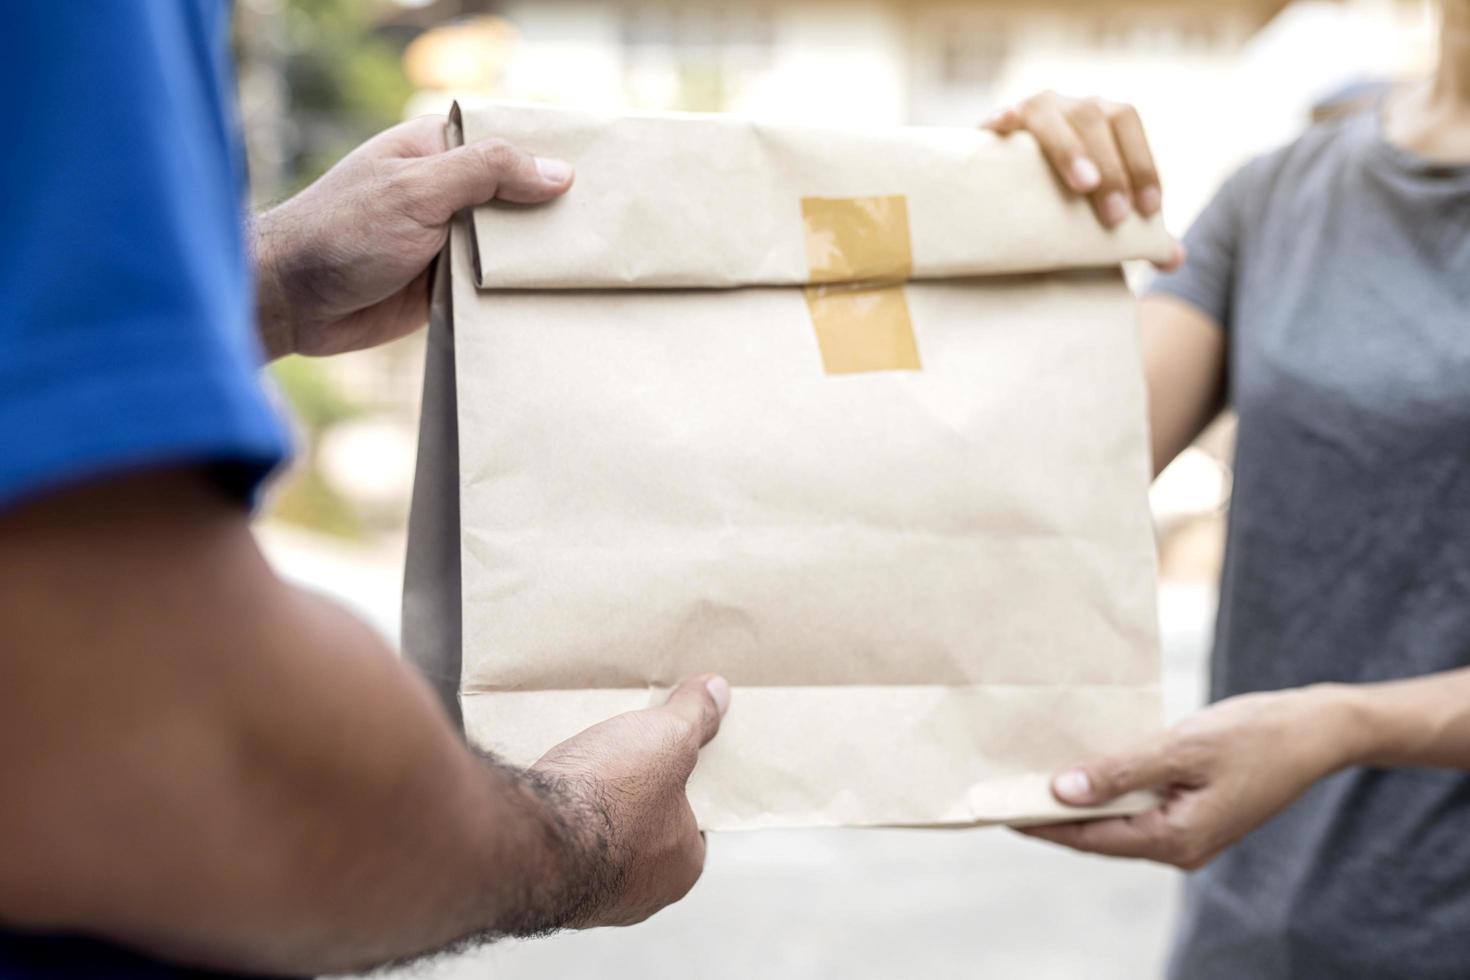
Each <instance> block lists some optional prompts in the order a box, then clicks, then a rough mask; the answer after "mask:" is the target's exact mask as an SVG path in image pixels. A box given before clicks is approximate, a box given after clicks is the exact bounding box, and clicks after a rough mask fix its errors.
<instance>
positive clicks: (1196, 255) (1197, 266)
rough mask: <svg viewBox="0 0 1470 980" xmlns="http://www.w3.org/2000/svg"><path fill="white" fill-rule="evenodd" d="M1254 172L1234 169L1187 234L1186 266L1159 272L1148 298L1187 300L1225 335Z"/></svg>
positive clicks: (1185, 241)
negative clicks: (1249, 183) (1244, 217)
mask: <svg viewBox="0 0 1470 980" xmlns="http://www.w3.org/2000/svg"><path fill="white" fill-rule="evenodd" d="M1252 169H1253V168H1252V167H1251V166H1250V165H1247V166H1246V167H1243V168H1241V169H1240V170H1238V171H1236V172H1235V173H1234V174H1233V175H1232V176H1231V177H1230V179H1229V180H1227V181H1226V182H1225V183H1224V185H1223V186H1222V187H1221V188H1220V189H1219V190H1218V191H1216V192H1215V196H1214V198H1212V199H1211V201H1210V203H1209V204H1208V205H1207V206H1206V207H1205V209H1204V211H1202V212H1200V215H1199V217H1197V218H1196V219H1195V220H1194V224H1192V225H1190V227H1189V231H1188V232H1186V233H1185V235H1184V249H1185V253H1186V255H1185V259H1184V265H1182V266H1181V267H1180V268H1178V269H1177V270H1175V271H1174V272H1164V273H1160V274H1159V276H1158V277H1157V278H1156V279H1154V281H1153V282H1152V283H1151V284H1150V285H1149V287H1148V292H1149V294H1150V295H1155V294H1164V295H1168V296H1173V297H1176V298H1178V299H1182V300H1184V301H1185V302H1186V303H1189V304H1190V305H1191V306H1194V307H1196V308H1198V309H1199V310H1200V312H1202V313H1204V314H1205V315H1206V316H1208V317H1209V318H1210V319H1211V320H1214V321H1215V323H1217V324H1218V325H1219V326H1220V327H1221V328H1222V329H1224V330H1225V331H1227V332H1229V330H1230V317H1231V296H1232V293H1233V292H1234V289H1235V273H1236V264H1237V263H1236V253H1237V252H1238V251H1239V248H1240V241H1241V235H1242V221H1241V215H1242V213H1243V212H1244V210H1245V207H1246V200H1245V198H1246V195H1247V191H1248V187H1247V182H1248V179H1249V177H1250V174H1251V171H1252Z"/></svg>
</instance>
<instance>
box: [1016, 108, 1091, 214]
mask: <svg viewBox="0 0 1470 980" xmlns="http://www.w3.org/2000/svg"><path fill="white" fill-rule="evenodd" d="M1020 115H1021V127H1020V128H1022V129H1025V130H1026V131H1027V132H1029V133H1030V134H1031V135H1032V136H1034V137H1036V142H1037V143H1039V144H1040V145H1041V150H1042V152H1043V153H1045V154H1046V158H1047V159H1048V160H1050V161H1051V165H1052V168H1053V169H1055V170H1056V172H1057V174H1058V175H1059V176H1061V178H1062V180H1063V182H1065V183H1066V185H1067V186H1068V187H1070V188H1072V190H1074V191H1076V192H1077V193H1078V194H1091V193H1093V192H1094V191H1096V190H1097V189H1098V186H1099V185H1100V184H1101V183H1102V172H1101V170H1099V169H1098V164H1097V161H1096V160H1093V159H1092V158H1091V157H1090V156H1089V155H1088V152H1087V147H1086V145H1085V144H1084V143H1083V142H1082V137H1081V135H1080V134H1078V132H1077V130H1076V128H1075V127H1074V126H1073V125H1072V123H1071V121H1070V120H1068V118H1067V117H1066V115H1064V114H1063V112H1062V103H1061V100H1060V99H1059V98H1058V97H1056V96H1054V95H1049V94H1048V95H1042V96H1037V97H1035V98H1033V99H1028V100H1027V101H1026V103H1025V104H1024V105H1022V106H1021V112H1020Z"/></svg>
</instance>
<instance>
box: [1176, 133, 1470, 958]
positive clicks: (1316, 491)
mask: <svg viewBox="0 0 1470 980" xmlns="http://www.w3.org/2000/svg"><path fill="white" fill-rule="evenodd" d="M1185 244H1186V245H1187V247H1188V249H1189V259H1188V262H1187V263H1186V265H1185V266H1184V268H1183V269H1182V270H1180V271H1179V272H1176V273H1174V274H1171V275H1166V276H1162V277H1160V278H1159V279H1158V280H1157V281H1156V283H1155V284H1154V286H1153V290H1154V291H1156V292H1161V293H1168V294H1170V295H1173V296H1176V297H1179V298H1181V299H1184V300H1186V301H1188V302H1189V303H1191V304H1193V305H1195V306H1197V307H1198V308H1199V309H1201V310H1203V311H1204V312H1205V313H1207V314H1209V315H1210V316H1211V317H1212V318H1213V319H1214V320H1215V321H1216V322H1217V323H1219V324H1220V325H1221V326H1222V327H1223V328H1224V330H1225V332H1226V334H1227V337H1228V342H1229V361H1228V376H1229V398H1230V402H1231V404H1232V405H1233V406H1234V408H1235V410H1236V412H1237V413H1238V414H1239V417H1240V429H1239V438H1238V444H1237V449H1236V460H1235V488H1234V499H1233V501H1232V504H1231V513H1230V534H1229V543H1228V546H1227V553H1226V561H1225V568H1224V573H1223V579H1222V583H1221V598H1220V602H1221V604H1220V619H1219V624H1218V627H1217V635H1216V641H1215V653H1214V660H1213V663H1212V667H1211V688H1212V690H1211V694H1212V697H1214V698H1217V699H1218V698H1224V697H1229V696H1231V695H1235V694H1240V693H1243V692H1247V691H1260V690H1272V689H1277V688H1286V687H1297V686H1300V685H1304V684H1312V683H1315V682H1318V681H1343V682H1371V681H1382V680H1387V679H1391V678H1402V677H1414V676H1418V675H1423V674H1429V673H1433V672H1436V671H1445V670H1453V669H1456V668H1462V667H1466V666H1470V166H1454V167H1449V166H1441V165H1435V164H1432V163H1430V162H1428V161H1425V160H1422V159H1419V158H1417V157H1415V156H1413V155H1411V154H1409V153H1406V152H1404V151H1402V150H1400V149H1398V148H1396V147H1394V146H1392V145H1391V144H1389V143H1388V142H1387V141H1386V140H1384V139H1383V137H1382V135H1381V132H1380V130H1379V124H1378V120H1377V116H1376V114H1375V113H1363V114H1360V115H1357V116H1353V117H1350V118H1348V119H1345V120H1342V121H1339V122H1336V123H1330V124H1324V125H1319V126H1317V127H1314V128H1313V129H1311V130H1309V131H1308V132H1307V133H1305V134H1304V135H1303V136H1302V137H1301V138H1300V139H1298V140H1297V141H1296V142H1294V143H1292V144H1291V145H1290V146H1288V147H1286V148H1284V149H1282V150H1279V151H1277V152H1275V153H1272V154H1269V155H1267V156H1264V157H1261V158H1259V159H1257V160H1255V161H1254V162H1252V163H1250V164H1249V165H1247V166H1246V167H1244V168H1243V169H1242V170H1240V171H1239V172H1238V173H1236V174H1235V176H1234V177H1232V178H1231V179H1230V180H1229V181H1228V182H1227V183H1226V184H1225V186H1224V187H1223V189H1221V191H1220V192H1219V194H1218V195H1217V196H1216V197H1215V199H1214V201H1213V202H1212V203H1211V204H1210V206H1209V207H1208V209H1206V211H1205V212H1204V213H1203V214H1202V215H1201V216H1200V218H1199V219H1198V221H1197V222H1196V223H1195V225H1194V227H1193V228H1192V229H1191V230H1190V232H1189V234H1188V235H1187V236H1186V238H1185ZM1170 975H1171V976H1174V977H1178V978H1180V980H1186V978H1187V980H1215V978H1220V980H1243V978H1245V980H1274V978H1283V980H1284V978H1292V980H1314V978H1328V977H1331V978H1339V977H1373V978H1376V980H1383V978H1395V977H1403V978H1413V980H1437V978H1450V977H1454V978H1465V977H1470V774H1466V773H1463V772H1458V771H1455V772H1452V771H1444V770H1428V769H1397V770H1377V769H1354V770H1350V771H1347V772H1343V773H1340V774H1338V775H1336V776H1333V777H1332V778H1330V779H1327V780H1325V781H1324V782H1322V783H1319V784H1318V785H1316V786H1315V787H1313V788H1312V789H1311V790H1310V791H1309V792H1308V793H1307V794H1306V795H1305V796H1304V797H1303V798H1302V799H1301V800H1300V801H1298V802H1297V803H1296V804H1295V805H1294V806H1292V807H1291V808H1290V809H1288V810H1287V811H1286V812H1284V813H1282V814H1281V815H1279V816H1278V817H1276V818H1275V819H1273V820H1272V821H1270V822H1269V823H1267V824H1265V825H1264V826H1263V827H1261V828H1260V829H1259V830H1257V831H1256V832H1255V833H1253V834H1252V835H1251V836H1250V837H1248V838H1247V839H1246V840H1245V841H1244V842H1243V843H1241V844H1240V845H1239V846H1237V847H1235V848H1234V849H1232V850H1230V851H1229V852H1227V853H1226V854H1224V855H1223V856H1221V857H1220V858H1218V859H1217V860H1216V861H1214V862H1213V863H1212V864H1210V865H1209V866H1207V867H1206V868H1204V869H1203V870H1201V871H1199V872H1197V873H1195V874H1194V875H1192V876H1191V878H1190V880H1189V884H1188V886H1187V889H1186V905H1185V911H1184V919H1183V924H1182V930H1181V932H1180V934H1179V937H1178V941H1177V944H1176V947H1175V950H1174V954H1173V958H1172V961H1171V963H1170Z"/></svg>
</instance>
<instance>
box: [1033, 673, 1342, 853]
mask: <svg viewBox="0 0 1470 980" xmlns="http://www.w3.org/2000/svg"><path fill="white" fill-rule="evenodd" d="M1341 690H1342V689H1340V688H1331V687H1320V688H1319V687H1313V688H1302V689H1299V690H1292V691H1280V692H1272V693H1268V694H1251V695H1245V696H1242V697H1237V698H1231V699H1229V700H1226V701H1221V702H1220V703H1219V704H1216V705H1213V706H1212V707H1209V708H1206V709H1205V710H1203V711H1201V712H1200V713H1198V714H1196V715H1194V716H1193V717H1191V718H1188V719H1186V720H1185V721H1183V722H1181V723H1180V724H1179V725H1177V726H1175V727H1174V728H1173V729H1171V730H1169V731H1167V732H1165V733H1164V734H1162V735H1160V736H1159V737H1158V738H1156V739H1154V740H1153V741H1151V742H1149V743H1147V744H1145V745H1142V746H1140V747H1139V748H1137V749H1136V750H1134V751H1132V752H1127V753H1124V754H1122V755H1117V756H1113V757H1111V758H1106V759H1099V760H1096V761H1093V762H1089V763H1086V764H1084V765H1081V766H1078V767H1077V768H1074V769H1068V770H1066V771H1065V772H1062V773H1061V774H1059V775H1058V776H1057V777H1056V779H1055V780H1054V781H1053V784H1052V787H1053V792H1054V793H1055V794H1056V796H1057V799H1059V800H1061V801H1062V802H1063V803H1068V804H1071V805H1074V806H1095V805H1098V804H1101V803H1106V802H1107V801H1109V800H1111V799H1113V798H1115V797H1118V796H1121V795H1123V794H1124V793H1128V792H1131V791H1133V790H1143V789H1153V790H1157V791H1158V792H1159V794H1160V803H1159V806H1158V807H1156V808H1155V809H1152V810H1149V811H1147V812H1146V813H1142V814H1139V815H1138V816H1133V817H1110V818H1106V819H1102V820H1094V821H1088V822H1081V823H1069V824H1057V825H1053V826H1047V827H1031V828H1027V829H1025V830H1023V831H1022V833H1025V834H1028V835H1030V836H1032V837H1039V838H1041V839H1042V840H1048V841H1051V842H1053V843H1056V844H1063V845H1065V846H1067V847H1071V848H1075V849H1077V850H1079V851H1092V852H1094V853H1097V854H1107V855H1112V856H1114V857H1133V858H1146V859H1148V860H1151V861H1159V862H1162V863H1164V864H1172V865H1174V866H1176V867H1179V868H1185V869H1193V868H1198V867H1200V866H1202V865H1204V864H1207V863H1208V862H1209V861H1210V860H1212V859H1213V858H1214V857H1215V856H1216V855H1218V854H1219V853H1220V852H1221V851H1223V850H1224V849H1225V848H1227V847H1229V846H1230V845H1231V844H1234V843H1235V842H1236V841H1238V840H1240V839H1241V838H1242V837H1244V836H1245V835H1246V834H1248V833H1249V832H1250V831H1252V830H1254V829H1255V828H1256V827H1258V826H1259V825H1260V824H1262V823H1264V822H1265V821H1266V820H1267V819H1269V818H1270V817H1272V816H1274V815H1275V814H1276V813H1277V812H1279V811H1280V810H1282V809H1283V808H1285V807H1286V806H1287V805H1288V804H1290V803H1291V802H1293V801H1294V800H1295V799H1296V798H1297V797H1298V796H1300V795H1301V793H1302V792H1303V791H1304V790H1305V789H1306V788H1307V787H1308V786H1310V785H1311V784H1312V783H1314V782H1316V781H1317V780H1318V779H1321V778H1323V777H1324V776H1327V775H1329V774H1330V773H1332V772H1335V771H1336V770H1337V769H1339V768H1342V767H1343V766H1345V765H1347V764H1349V763H1350V762H1352V761H1353V755H1352V751H1353V747H1354V745H1355V743H1356V742H1358V741H1359V739H1357V738H1355V737H1354V716H1353V715H1352V713H1351V709H1350V708H1349V707H1348V706H1347V703H1346V701H1345V700H1344V698H1343V697H1342V696H1341V694H1340V691H1341Z"/></svg>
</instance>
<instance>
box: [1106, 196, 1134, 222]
mask: <svg viewBox="0 0 1470 980" xmlns="http://www.w3.org/2000/svg"><path fill="white" fill-rule="evenodd" d="M1128 210H1129V209H1128V198H1127V197H1125V196H1124V195H1123V192H1122V191H1113V192H1112V193H1111V194H1109V195H1108V196H1107V197H1105V198H1103V202H1102V213H1103V220H1105V221H1106V222H1107V223H1108V224H1110V225H1116V224H1120V223H1121V222H1122V221H1123V219H1124V218H1126V217H1128Z"/></svg>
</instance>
